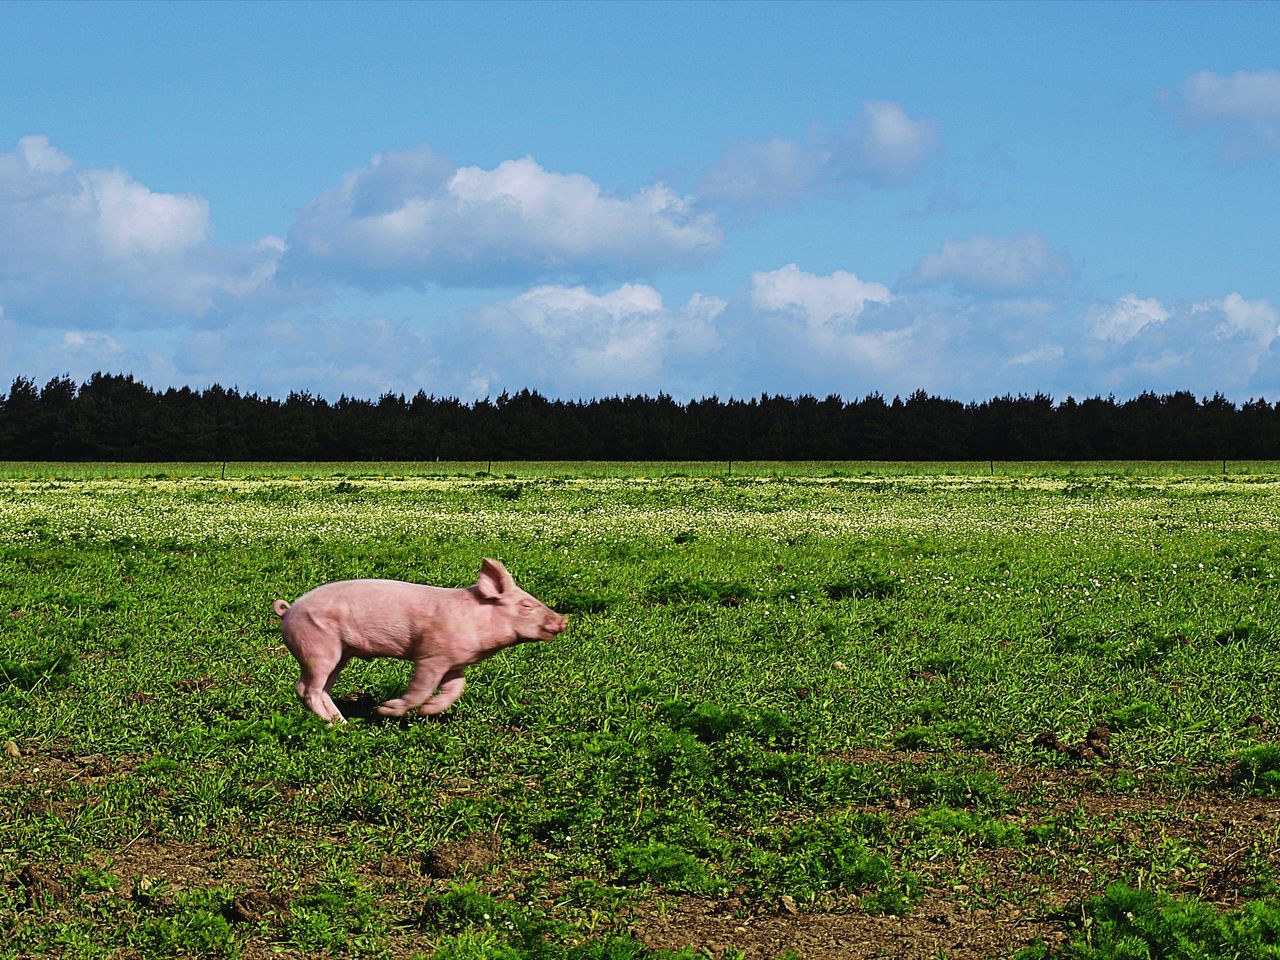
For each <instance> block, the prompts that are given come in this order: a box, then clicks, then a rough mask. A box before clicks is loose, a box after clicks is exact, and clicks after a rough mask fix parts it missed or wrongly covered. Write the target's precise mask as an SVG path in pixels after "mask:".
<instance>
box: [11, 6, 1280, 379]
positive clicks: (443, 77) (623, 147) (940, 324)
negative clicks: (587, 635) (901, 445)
mask: <svg viewBox="0 0 1280 960" xmlns="http://www.w3.org/2000/svg"><path fill="white" fill-rule="evenodd" d="M1278 37H1280V5H1277V4H1274V3H1270V4H1262V3H1260V4H1230V3H1213V4H1196V3H1177V4H1157V3H1143V4H1120V3H1108V4H1066V3H1063V4H1048V3H1037V4H1012V3H998V4H966V3H944V4H929V3H913V4H829V3H824V4H804V3H796V2H789V3H782V4H751V3H711V4H697V3H683V4H676V3H660V4H626V3H595V4H535V3H519V4H480V3H471V4H459V5H450V4H442V3H434V4H385V5H380V4H374V3H360V4H351V5H347V4H341V3H326V4H306V3H290V4H271V3H252V4H235V3H215V4H203V3H182V4H171V3H170V4H147V3H127V4H112V3H92V4H59V3H36V4H26V3H13V2H11V3H8V4H4V5H0V91H3V92H2V93H0V379H2V380H3V383H4V384H5V385H7V384H8V382H9V381H10V380H11V379H12V378H13V377H15V376H19V375H21V376H29V377H33V378H34V379H36V380H37V381H38V382H40V383H43V381H44V380H46V379H48V378H50V377H53V376H58V375H62V374H70V375H71V376H72V377H74V378H76V379H82V378H84V377H86V376H88V374H90V373H91V372H93V371H95V370H107V371H113V372H126V373H132V374H134V375H135V376H137V377H139V378H140V379H142V380H144V381H145V382H147V383H149V384H152V385H154V386H160V387H163V386H167V385H171V384H173V385H181V384H188V385H191V386H196V387H200V386H206V385H208V384H211V383H214V382H218V383H221V384H223V385H224V386H238V387H239V388H240V389H241V390H245V391H256V392H259V393H264V394H271V395H274V396H282V395H284V394H286V393H288V392H289V391H291V390H306V391H310V392H312V393H318V394H322V395H325V396H329V397H337V396H339V395H340V394H343V393H345V394H348V395H354V396H364V397H376V396H378V395H380V394H382V393H384V392H388V391H390V392H397V393H399V392H404V393H408V394H412V393H414V392H416V391H417V390H419V389H423V390H426V391H427V392H428V393H434V394H437V395H442V394H444V395H457V396H461V397H463V398H464V399H473V398H475V397H479V396H484V395H496V394H497V393H499V392H500V391H502V390H504V389H507V390H517V389H520V388H522V387H526V386H527V387H531V388H535V389H538V390H541V391H542V392H544V393H547V394H549V395H554V396H563V397H589V396H600V395H611V394H617V393H634V392H646V393H656V392H658V391H667V392H669V393H672V394H674V395H676V396H677V397H681V398H685V397H695V396H703V395H708V394H711V393H716V394H719V395H721V396H725V395H729V394H732V395H737V396H744V395H753V394H758V393H760V392H766V391H767V392H785V393H790V394H799V393H812V394H816V395H819V396H824V395H826V394H828V393H840V394H842V395H844V396H846V397H850V398H853V397H861V396H863V395H865V394H867V393H870V392H873V391H879V392H881V393H884V394H886V395H893V394H905V393H909V392H910V391H912V390H914V389H917V388H923V389H925V390H928V391H930V392H933V393H939V394H943V395H947V396H953V397H956V398H959V399H966V400H967V399H980V398H985V397H989V396H993V395H997V394H1003V393H1006V392H1015V393H1016V392H1034V391H1037V390H1039V391H1045V392H1048V393H1050V394H1052V395H1053V396H1054V397H1056V398H1058V399H1063V398H1065V397H1066V396H1067V395H1068V394H1071V395H1074V396H1077V397H1080V396H1084V395H1091V394H1098V393H1101V394H1109V393H1114V394H1116V395H1117V396H1121V397H1124V396H1131V395H1133V394H1136V393H1139V392H1141V391H1143V390H1156V391H1160V392H1165V391H1170V390H1177V389H1189V390H1192V391H1195V392H1196V393H1198V394H1202V395H1207V394H1211V393H1213V392H1215V391H1221V392H1223V393H1225V394H1226V395H1227V396H1229V397H1231V398H1232V399H1236V400H1244V399H1248V398H1252V397H1258V396H1265V397H1267V398H1268V399H1271V400H1280V338H1278V333H1280V55H1277V54H1276V50H1277V49H1280V48H1278V47H1277V42H1276V41H1277V38H1278Z"/></svg>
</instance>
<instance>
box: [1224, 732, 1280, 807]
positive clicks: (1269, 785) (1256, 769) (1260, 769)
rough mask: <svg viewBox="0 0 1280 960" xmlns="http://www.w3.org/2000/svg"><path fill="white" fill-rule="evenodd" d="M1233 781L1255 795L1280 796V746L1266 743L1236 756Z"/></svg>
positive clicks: (1242, 751)
mask: <svg viewBox="0 0 1280 960" xmlns="http://www.w3.org/2000/svg"><path fill="white" fill-rule="evenodd" d="M1230 776H1231V781H1232V782H1233V783H1235V784H1238V785H1240V786H1244V787H1247V788H1248V789H1250V790H1251V791H1253V792H1255V793H1262V794H1266V795H1268V796H1275V795H1276V794H1280V746H1277V745H1275V744H1273V743H1264V744H1260V745H1259V746H1256V747H1249V748H1248V749H1247V750H1241V751H1240V752H1239V753H1238V754H1236V762H1235V766H1234V767H1233V768H1232V770H1231V774H1230Z"/></svg>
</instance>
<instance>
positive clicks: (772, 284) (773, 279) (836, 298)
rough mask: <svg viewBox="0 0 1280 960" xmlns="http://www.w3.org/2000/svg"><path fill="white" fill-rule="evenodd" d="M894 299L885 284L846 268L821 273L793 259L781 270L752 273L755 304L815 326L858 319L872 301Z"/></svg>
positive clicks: (763, 309)
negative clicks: (804, 320) (801, 319)
mask: <svg viewBox="0 0 1280 960" xmlns="http://www.w3.org/2000/svg"><path fill="white" fill-rule="evenodd" d="M892 299H893V295H892V294H891V293H890V292H889V288H888V287H886V286H885V285H884V284H882V283H874V282H869V281H866V280H862V279H859V277H858V276H857V275H856V274H853V273H849V272H847V271H844V270H836V271H835V272H834V273H831V274H828V275H827V276H820V275H818V274H813V273H806V272H805V271H803V270H801V269H800V268H799V267H798V266H796V265H795V264H794V263H789V264H787V265H786V266H785V267H782V268H780V269H778V270H772V271H768V272H760V273H753V274H752V275H751V292H750V300H751V305H752V306H753V307H754V308H756V309H757V310H762V311H786V312H790V313H792V314H795V315H799V316H802V317H804V318H805V319H806V320H807V321H808V322H809V323H810V324H812V325H814V326H822V325H824V324H829V323H831V322H832V321H833V320H836V319H845V320H856V319H857V317H858V316H859V315H860V314H861V313H862V312H863V310H865V309H866V306H867V304H868V303H869V302H875V303H888V302H889V301H890V300H892Z"/></svg>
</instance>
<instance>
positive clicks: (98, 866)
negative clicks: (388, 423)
mask: <svg viewBox="0 0 1280 960" xmlns="http://www.w3.org/2000/svg"><path fill="white" fill-rule="evenodd" d="M438 466H440V465H435V464H416V465H404V464H345V465H339V464H333V465H308V464H274V465H270V464H235V465H228V470H227V479H226V480H222V479H219V476H220V470H221V464H215V465H207V464H206V465H189V464H187V465H173V464H146V465H28V466H26V467H24V465H9V466H8V467H7V469H6V470H5V471H3V472H0V477H4V478H5V479H0V584H3V587H4V597H5V600H4V605H3V606H0V741H13V745H14V747H15V748H16V749H17V751H18V753H19V756H18V757H16V758H14V757H12V756H9V755H7V754H0V804H2V805H3V808H4V809H5V811H6V816H5V818H3V820H0V958H3V957H28V956H59V957H68V958H70V957H106V956H116V955H120V956H136V955H138V954H141V955H143V956H216V957H247V958H256V957H259V956H266V955H269V954H275V953H284V954H285V955H290V956H335V957H337V956H344V957H345V956H359V957H401V956H404V957H408V956H415V955H417V956H423V957H430V956H439V957H470V956H476V957H479V956H511V957H527V956H528V957H531V956H537V957H543V956H545V957H561V956H574V957H588V956H590V957H637V958H638V957H653V956H658V955H659V953H660V950H659V948H658V947H657V946H655V944H659V943H662V944H665V946H667V947H670V948H671V949H677V948H679V947H681V946H685V944H674V943H667V942H666V941H663V940H662V938H661V936H660V935H659V933H658V932H656V931H659V930H660V929H662V925H661V924H660V923H658V922H657V921H654V920H653V919H652V918H654V917H660V916H661V915H662V914H663V912H664V911H667V910H672V909H680V910H685V911H688V910H705V912H706V916H707V917H709V918H713V917H732V916H734V915H735V911H736V912H737V914H736V915H738V916H740V917H753V918H756V920H758V921H759V923H760V924H766V923H773V924H785V923H786V922H788V917H791V916H792V914H791V912H790V911H791V910H795V911H798V913H799V914H801V915H803V914H806V913H822V914H827V915H829V922H830V923H833V924H838V923H840V922H843V921H842V920H841V918H851V917H856V918H864V920H860V921H859V922H864V921H865V922H868V923H883V924H884V926H883V928H879V927H877V928H876V929H883V930H885V931H886V933H885V936H886V938H887V939H886V940H885V944H886V946H885V949H889V946H887V945H888V944H891V943H892V942H893V941H892V940H891V939H889V937H890V934H889V932H888V931H890V930H891V929H893V928H892V926H891V924H893V923H900V922H908V923H909V922H911V918H912V917H914V916H916V915H917V913H918V912H920V909H919V905H920V904H921V903H922V902H923V903H927V904H933V906H929V907H928V908H927V909H925V910H923V914H924V915H927V914H928V913H930V911H934V910H936V909H937V907H936V904H937V903H939V902H943V901H946V902H951V903H953V904H956V905H958V906H957V907H956V909H958V910H962V911H963V917H965V918H968V919H965V920H964V921H963V922H964V923H969V924H971V925H975V926H974V928H975V929H977V928H980V927H981V926H982V924H983V923H987V924H988V925H989V926H990V929H991V930H996V929H997V928H998V929H999V930H1002V931H1018V930H1022V928H1021V927H1019V926H1017V925H1016V924H1012V923H1007V922H1005V921H1003V920H1002V921H1000V923H999V925H998V924H997V920H996V919H994V918H996V917H997V916H1002V914H1001V911H1011V910H1017V911H1019V914H1018V915H1019V916H1029V917H1031V918H1032V919H1033V920H1034V922H1035V924H1037V925H1038V926H1036V927H1035V928H1028V929H1027V930H1026V932H1025V936H1024V939H1023V940H1022V941H1021V942H1010V943H1008V944H1007V946H1008V947H1009V949H1008V951H1007V953H1009V954H1011V953H1013V952H1014V950H1015V949H1020V948H1022V947H1026V946H1028V944H1029V943H1030V942H1031V941H1032V940H1033V939H1035V937H1036V936H1038V935H1040V934H1043V933H1044V932H1045V931H1046V930H1049V931H1052V930H1057V931H1059V932H1060V933H1061V934H1062V936H1064V937H1067V938H1068V939H1067V941H1066V942H1067V943H1068V944H1069V943H1071V942H1074V941H1073V940H1071V939H1070V938H1072V937H1075V936H1076V932H1075V928H1074V927H1073V926H1072V923H1074V922H1075V921H1073V920H1071V919H1070V918H1071V917H1078V916H1081V915H1082V914H1081V913H1080V911H1081V910H1086V909H1094V907H1087V908H1086V906H1084V905H1085V904H1087V903H1092V902H1093V901H1091V900H1089V898H1090V897H1092V896H1095V895H1096V896H1101V895H1103V894H1104V891H1106V890H1107V889H1108V885H1110V884H1113V883H1116V882H1124V883H1128V884H1131V885H1133V886H1134V887H1135V888H1136V887H1138V886H1141V887H1142V888H1143V889H1144V890H1151V891H1154V893H1153V894H1152V895H1153V896H1164V895H1166V894H1167V895H1169V896H1175V897H1177V898H1180V899H1179V900H1178V902H1187V903H1192V904H1202V902H1207V901H1209V900H1215V901H1217V902H1220V903H1221V902H1223V900H1224V898H1226V899H1227V902H1226V903H1224V904H1223V906H1224V909H1228V910H1260V909H1262V908H1260V907H1258V908H1255V907H1250V906H1249V904H1250V903H1252V902H1255V901H1256V902H1258V903H1262V902H1264V900H1265V898H1266V897H1267V896H1269V895H1271V893H1269V892H1268V891H1270V890H1272V888H1273V887H1274V878H1275V876H1276V869H1277V867H1278V866H1280V861H1278V859H1277V855H1276V853H1275V851H1276V850H1277V849H1280V838H1277V836H1276V833H1277V827H1276V825H1275V824H1274V823H1273V820H1272V819H1269V818H1268V812H1269V811H1272V810H1277V809H1280V807H1276V806H1274V805H1275V804H1277V803H1280V801H1277V800H1275V799H1274V797H1275V794H1276V786H1277V782H1278V781H1277V776H1278V774H1277V771H1280V759H1278V758H1277V753H1276V751H1277V749H1278V748H1277V747H1276V746H1275V745H1274V744H1273V743H1272V731H1274V730H1275V729H1277V727H1278V725H1280V698H1278V697H1277V693H1280V689H1278V688H1280V680H1278V678H1280V632H1278V631H1280V628H1278V627H1277V624H1280V596H1278V595H1277V590H1276V582H1275V581H1276V576H1277V573H1280V509H1278V508H1277V507H1276V504H1277V503H1280V477H1277V476H1274V475H1273V474H1272V473H1271V472H1270V471H1271V470H1272V468H1273V467H1274V465H1270V466H1268V465H1261V464H1253V465H1249V466H1248V467H1247V468H1246V467H1245V466H1244V465H1239V464H1231V465H1230V466H1231V468H1232V472H1231V473H1230V474H1229V475H1228V476H1225V477H1223V476H1220V475H1219V472H1220V466H1221V465H1220V464H1218V465H1217V467H1218V470H1216V471H1215V470H1212V469H1209V468H1211V467H1213V466H1214V465H1213V464H1209V465H1205V464H1200V465H1185V464H1184V465H1163V464H1159V465H1157V464H1153V465H1133V464H1130V465H1094V466H1093V467H1092V468H1090V467H1089V466H1088V465H1056V466H1050V465H1043V464H1032V465H1023V466H1025V469H1017V470H1015V469H1013V467H1014V466H1015V465H1008V464H997V465H996V467H997V474H996V475H995V476H984V475H983V473H984V469H982V468H986V467H987V466H988V465H987V464H980V465H966V466H964V467H959V466H955V465H953V467H955V469H953V470H951V471H950V472H942V471H941V470H940V471H939V472H937V473H934V472H925V471H923V470H915V471H913V470H912V469H911V468H910V467H909V465H886V464H878V465H865V464H806V465H793V464H788V465H773V464H750V465H739V464H735V465H734V476H733V477H732V478H730V477H728V476H723V475H717V474H716V472H715V471H716V470H720V469H722V468H726V467H727V465H724V464H721V465H710V464H704V465H689V464H685V465H675V464H657V465H655V464H647V465H633V464H592V465H581V466H579V465H567V464H495V465H494V469H493V473H494V474H497V476H493V477H491V476H489V475H488V468H487V464H479V465H477V464H465V465H457V464H451V465H443V467H444V468H447V469H443V468H442V469H438V470H437V469H436V468H437V467H438ZM233 467H234V469H233ZM1193 467H1198V469H1192V468H1193ZM212 468H217V472H216V473H215V472H212ZM472 468H474V469H472ZM784 468H785V470H786V471H788V472H787V473H785V474H784V473H783V470H784ZM698 469H704V470H705V471H706V472H705V473H701V474H699V473H697V472H696V471H697V470H698ZM931 469H932V468H931ZM1246 469H1247V472H1246ZM24 470H25V472H24ZM575 471H576V472H575ZM1000 471H1004V472H1003V473H1002V472H1000ZM725 472H726V473H727V470H725ZM477 474H481V475H479V476H477ZM680 474H683V475H680ZM775 474H777V475H775ZM483 556H494V557H499V558H501V559H502V560H503V561H504V562H505V563H506V564H507V565H508V567H509V568H510V569H511V571H512V572H513V574H514V575H515V576H516V578H517V580H519V581H520V582H521V584H522V585H523V586H525V587H526V588H528V589H529V590H531V591H532V592H533V593H535V594H536V595H538V596H540V597H541V598H542V599H544V600H546V601H547V602H548V603H550V604H551V605H552V606H555V607H557V608H559V609H561V610H563V611H564V612H568V613H571V614H572V615H573V619H572V623H571V627H570V630H569V631H568V632H567V633H566V634H565V635H563V636H562V638H561V639H559V640H558V641H556V642H553V643H548V644H540V645H525V646H521V647H519V648H516V649H512V650H509V651H505V652H504V653H502V654H500V655H499V656H497V657H495V658H494V659H492V660H490V661H487V662H486V663H484V664H482V665H479V666H477V667H473V668H471V669H470V670H469V671H468V680H469V683H470V686H469V688H468V690H467V693H466V694H465V695H464V697H463V698H462V699H461V700H460V701H459V702H458V703H457V704H456V705H455V706H454V707H452V708H451V709H450V710H449V712H448V713H447V714H446V715H445V717H444V718H443V719H441V720H437V721H428V720H413V721H395V722H371V721H369V720H365V719H361V718H360V717H361V716H362V715H364V716H367V715H368V709H367V707H368V705H371V704H373V703H376V702H378V701H380V700H382V699H385V698H388V697H391V696H395V695H397V694H398V692H399V691H400V690H401V689H402V687H403V684H404V682H405V680H406V677H407V667H406V666H405V665H404V664H402V663H398V662H389V661H373V662H367V663H364V662H356V663H354V664H352V665H351V666H350V667H349V668H348V669H347V671H346V672H345V673H344V674H343V676H342V678H341V680H340V681H339V684H338V686H337V687H336V688H335V691H334V693H335V696H336V697H337V698H338V699H339V700H340V702H341V703H343V704H344V705H345V706H344V709H345V710H346V712H348V713H349V714H351V715H352V716H353V717H355V719H354V720H353V722H351V723H350V724H348V725H346V726H345V727H335V728H329V727H326V726H324V725H323V724H321V723H319V722H317V721H315V720H313V719H312V718H310V717H309V716H308V715H307V714H305V713H304V711H303V710H302V708H301V707H300V706H299V705H298V704H297V702H296V698H295V696H294V693H293V685H294V683H295V682H296V680H297V668H296V665H295V664H294V662H293V661H292V659H291V658H290V657H289V655H288V654H287V652H285V651H284V649H283V647H282V646H281V644H280V640H279V633H278V621H277V620H276V619H275V618H274V617H273V616H272V615H271V613H270V605H271V602H272V601H273V600H275V599H276V598H279V597H284V598H286V599H293V598H294V597H296V596H298V595H300V594H301V593H303V592H304V591H306V590H307V589H309V588H311V587H312V586H315V585H317V584H319V583H322V582H325V581H329V580H336V579H343V578H348V577H393V578H400V579H408V580H414V581H420V582H430V583H437V584H444V585H463V584H468V583H471V582H474V578H475V573H476V569H477V568H478V565H479V562H480V558H481V557H483ZM361 704H364V705H365V706H366V709H365V710H364V711H363V714H362V712H361V710H360V705H361ZM1098 724H1106V725H1108V726H1109V728H1110V731H1111V738H1110V742H1109V748H1110V756H1108V757H1106V758H1105V759H1098V758H1096V757H1094V758H1086V759H1079V758H1077V757H1073V756H1072V755H1069V754H1067V753H1061V752H1054V751H1051V750H1046V749H1043V748H1042V747H1040V746H1036V745H1034V744H1033V742H1032V741H1033V740H1035V739H1036V737H1037V736H1038V735H1040V734H1042V733H1045V732H1046V731H1050V732H1053V733H1054V734H1055V735H1056V736H1058V737H1059V738H1060V739H1061V742H1062V743H1063V744H1076V743H1081V742H1083V741H1084V738H1085V735H1086V732H1087V731H1089V730H1090V728H1092V727H1095V726H1096V725H1098ZM1259 814H1261V815H1262V819H1257V817H1258V815H1259ZM1206 824H1210V825H1212V830H1209V829H1208V827H1206ZM441 850H451V851H454V853H455V854H456V856H455V857H454V860H455V861H457V864H455V866H454V867H451V868H450V870H448V871H445V872H444V874H443V875H439V876H437V875H435V874H436V873H439V872H440V871H439V870H436V868H435V867H432V866H431V864H435V863H437V862H444V861H445V860H447V859H448V858H445V857H443V856H442V855H441V854H440V853H439V851H441ZM459 851H461V852H459ZM468 851H469V852H468ZM450 862H453V861H450ZM433 871H434V872H433ZM1224 871H1226V873H1224ZM1224 878H1225V879H1224ZM784 902H785V903H786V904H787V905H788V907H787V909H786V910H781V911H780V909H779V904H781V903H784ZM1153 903H1158V904H1165V903H1166V901H1164V900H1159V901H1153ZM1152 909H1156V908H1155V907H1153V908H1152ZM1159 909H1164V907H1159ZM1205 909H1210V908H1209V907H1207V906H1206V907H1205ZM1073 910H1074V911H1075V912H1074V913H1072V911H1073ZM980 911H987V913H986V914H983V913H981V912H980ZM960 915H961V914H957V916H960ZM984 915H985V916H988V917H991V918H993V919H990V920H987V921H983V920H982V919H981V917H982V916H984ZM1228 915H1229V916H1236V915H1235V914H1228ZM1099 916H1101V915H1100V914H1099ZM1108 916H1110V915H1108ZM1241 916H1243V914H1241ZM1249 916H1253V914H1249ZM1259 916H1260V914H1259ZM868 917H869V918H873V919H871V920H865V918H868ZM894 917H900V918H902V919H900V920H898V919H892V918H894ZM875 918H880V919H875ZM707 922H708V923H710V922H711V920H708V921H707ZM726 922H727V921H726ZM849 922H853V921H852V920H850V921H849ZM923 922H924V921H921V923H923ZM958 922H959V921H958ZM1097 922H1098V923H1101V922H1102V921H1101V920H1098V921H1097ZM1233 922H1234V921H1233ZM1250 922H1252V921H1250ZM1259 922H1261V921H1259ZM749 926H751V925H743V927H744V929H747V928H748V927H749ZM921 929H922V931H927V927H922V928H921ZM983 929H985V928H983ZM734 930H735V927H734V926H728V927H726V932H725V934H724V935H723V936H721V937H719V940H718V942H719V943H721V945H725V944H732V943H733V942H734V939H733V938H734V937H736V936H738V934H736V933H734V932H733V931H734ZM859 930H863V933H861V934H860V935H864V936H865V930H864V929H863V928H859ZM103 931H110V932H109V933H103ZM921 935H922V936H923V935H924V933H923V932H922V934H921ZM1001 935H1002V936H1005V935H1007V934H1005V933H1002V934H1001ZM1020 935H1022V934H1020ZM1130 935H1131V934H1130V933H1123V934H1117V939H1116V943H1120V942H1121V941H1124V938H1125V937H1129V936H1130ZM783 939H784V940H785V937H783ZM1082 942H1085V943H1086V945H1087V943H1088V942H1089V941H1087V940H1086V941H1082ZM1097 942H1100V941H1097ZM705 943H706V941H705V940H700V941H699V942H696V943H694V942H690V943H689V944H688V946H691V947H694V948H701V947H702V946H705ZM1125 943H1128V941H1125ZM739 946H744V947H745V946H746V944H745V942H744V943H742V944H739ZM1032 949H1038V948H1034V947H1033V948H1032ZM1063 949H1066V948H1065V947H1063ZM1073 949H1074V948H1073ZM1080 949H1081V950H1083V949H1084V947H1081V948H1080ZM1089 949H1102V948H1101V947H1097V946H1096V943H1095V946H1093V947H1089ZM1108 949H1111V948H1108ZM1137 949H1138V948H1137V947H1135V946H1132V945H1128V946H1122V947H1116V948H1115V949H1114V950H1113V952H1112V953H1111V954H1096V955H1098V956H1113V955H1114V956H1127V955H1134V956H1139V955H1142V954H1139V953H1133V954H1125V953H1123V952H1116V951H1123V950H1137ZM129 951H133V953H132V954H130V953H129ZM926 955H927V954H926ZM1080 955H1081V956H1086V955H1087V956H1094V955H1095V954H1085V953H1081V954H1080ZM1151 955H1152V956H1156V955H1160V954H1157V953H1155V952H1152V953H1151ZM1170 955H1172V954H1170ZM1188 955H1192V954H1188ZM1259 955H1261V954H1259Z"/></svg>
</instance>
